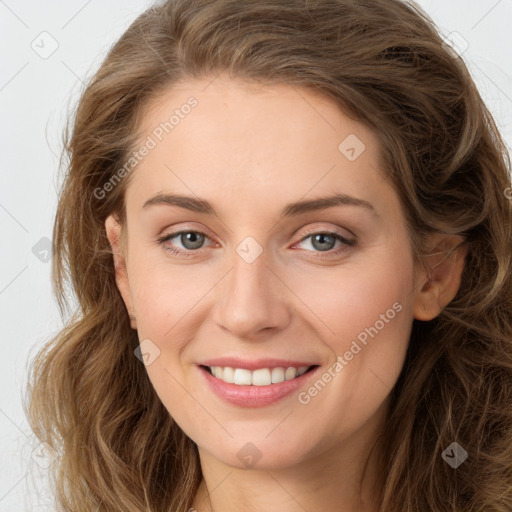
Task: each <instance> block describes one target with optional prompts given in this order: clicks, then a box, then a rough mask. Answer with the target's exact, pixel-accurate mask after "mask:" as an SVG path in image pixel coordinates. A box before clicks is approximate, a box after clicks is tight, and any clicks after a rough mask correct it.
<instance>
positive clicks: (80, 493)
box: [27, 0, 512, 512]
mask: <svg viewBox="0 0 512 512" xmlns="http://www.w3.org/2000/svg"><path fill="white" fill-rule="evenodd" d="M222 71H227V72H229V73H230V75H231V76H233V77H240V78H244V79H246V80H249V81H251V80H252V81H255V82H258V83H262V84H273V83H285V84H289V85H291V86H294V87H305V88H310V89H312V90H314V91H317V92H321V93H323V94H324V95H326V96H327V97H329V98H332V99H334V100H335V101H336V102H337V103H338V104H339V106H340V108H341V109H342V110H343V111H344V112H345V113H347V114H348V115H350V116H352V117H354V118H355V119H357V120H359V121H361V122H363V123H366V124H367V125H368V126H370V127H371V128H372V129H373V130H374V132H375V133H376V135H377V136H378V137H379V141H380V143H381V149H382V154H383V158H384V162H385V172H386V173H387V175H388V176H389V178H390V180H391V181H392V183H393V184H394V187H395V189H396V191H397V193H398V194H399V197H400V199H401V202H402V205H403V208H404V211H405V212H406V220H407V223H408V228H409V230H410V237H411V244H412V247H413V249H414V254H415V257H417V258H418V261H419V260H420V259H421V256H422V255H423V254H424V252H425V250H426V249H425V241H426V239H427V235H428V234H430V233H436V232H437V233H450V234H458V235H462V236H463V237H464V238H465V240H466V243H467V246H468V253H467V257H466V265H465V269H464V272H463V275H462V283H461V286H460V289H459V292H458V294H457V296H456V297H455V299H454V300H453V301H452V302H451V303H450V304H449V305H448V306H447V307H446V308H445V309H444V310H443V311H442V313H441V314H440V315H439V316H438V317H437V318H435V319H434V320H432V321H430V322H420V321H416V320H415V321H414V324H413V330H412V335H411V339H410V344H409V350H408V354H407V358H406V362H405V364H404V367H403V370H402V373H401V375H400V378H399V380H398V382H397V383H396V385H395V387H394V389H393V391H392V400H391V405H390V410H389V417H388V421H387V424H386V428H385V430H384V431H383V432H382V441H383V446H384V448H385V452H384V457H383V458H382V459H381V462H380V464H381V468H380V472H379V473H380V476H381V481H380V482H379V489H380V491H381V502H382V505H381V511H382V512H396V511H398V510H400V511H401V512H418V511H430V510H435V511H443V512H444V511H446V512H449V511H458V512H459V511H464V512H471V511H474V512H476V511H482V510H486V511H499V512H505V511H506V512H510V510H512V269H511V248H512V236H511V233H512V228H511V225H512V223H511V201H510V200H508V199H507V195H509V196H510V191H511V189H510V188H509V187H510V177H509V171H510V158H509V155H508V153H507V151H506V149H505V145H504V143H503V141H502V139H501V137H500V134H499V132H498V130H497V128H496V126H495V123H494V121H493V118H492V116H491V114H490V113H489V111H488V110H487V108H486V106H485V105H484V103H483V101H482V99H481V97H480V95H479V93H478V91H477V89H476V87H475V85H474V83H473V81H472V79H471V77H470V75H469V73H468V70H467V68H466V66H465V64H464V62H463V60H462V59H461V58H459V57H457V56H456V55H455V54H454V52H453V51H451V50H449V49H448V48H447V46H446V45H445V44H444V43H443V39H442V38H441V37H440V36H439V34H438V33H437V31H436V29H435V27H434V25H433V23H432V21H431V20H430V19H429V18H428V17H427V16H426V15H425V14H424V13H423V12H422V11H421V10H420V9H419V8H418V7H416V6H415V5H414V4H411V3H405V2H403V1H400V0H358V1H355V0H244V1H240V0H213V1H212V0H168V1H166V2H165V3H163V4H161V5H158V6H155V7H152V8H150V9H149V10H147V11H146V12H144V13H143V14H142V15H140V16H139V17H138V18H137V19H136V20H135V22H134V23H133V24H132V25H131V26H130V27H129V28H128V30H127V31H126V32H125V33H124V35H123V36H122V37H121V38H120V39H119V41H118V42H117V43H116V44H115V45H114V46H113V47H112V49H111V51H110V52H109V54H108V56H107V58H106V59H105V61H104V62H103V64H102V65H101V67H100V69H99V70H98V71H97V73H96V74H95V75H94V76H93V77H92V79H91V80H90V81H89V83H88V85H87V87H86V89H85V90H84V92H83V94H82V96H81V99H80V101H79V104H78V107H77V110H76V113H75V116H74V119H73V125H72V128H71V130H70V131H69V133H68V135H67V138H66V145H65V152H66V153H65V154H66V155H67V156H68V158H67V161H66V164H67V165H66V166H65V176H64V182H63V185H62V189H61V194H60V197H59V204H58V211H57V215H56V219H55V226H54V234H53V251H54V257H53V279H54V286H55V291H56V295H57V298H58V302H59V305H60V307H61V310H62V312H63V314H66V313H67V312H69V308H67V307H66V305H67V304H69V301H70V299H76V300H77V303H78V308H77V310H76V311H74V312H73V314H72V315H71V316H68V317H67V319H66V322H67V324H66V327H65V328H64V329H63V330H62V332H60V333H59V334H58V335H57V336H56V337H55V338H54V339H52V340H51V341H50V342H49V343H48V344H47V345H46V346H45V347H44V348H43V349H42V350H41V351H40V352H39V354H38V355H37V358H35V359H34V361H33V363H32V373H31V379H30V382H29V385H28V388H27V389H28V391H29V399H30V400H29V403H28V405H27V414H28V416H29V419H30V422H31V426H32V428H33V430H34V432H35V434H36V435H37V436H38V438H39V439H40V440H41V441H45V442H47V443H48V444H49V445H50V446H52V447H53V448H54V449H55V450H56V451H57V452H58V453H59V458H58V459H57V460H56V462H55V463H54V464H53V466H52V471H53V473H52V474H53V481H54V485H55V495H56V497H57V500H58V503H59V505H60V507H61V509H62V510H63V511H73V512H82V511H83V512H85V511H91V510H97V511H100V512H101V511H108V512H121V511H123V512H126V511H127V510H129V511H131V512H132V511H133V512H135V511H152V512H164V511H173V512H174V511H185V510H187V509H188V508H189V507H190V506H191V504H192V500H193V497H194V494H195V492H196V490H197V487H198V485H199V482H200V480H201V469H200V465H199V458H198V452H197V447H196V445H195V444H194V443H193V442H192V441H191V440H190V439H189V438H188V437H187V436H186V435H185V434H184V433H183V432H182V431H181V429H180V428H179V427H178V426H177V425H176V424H175V423H174V422H173V419H172V417H171V416H170V415H169V413H168V412H167V410H166V409H165V408H164V406H163V405H162V403H161V401H160V400H159V398H158V396H157V395H156V393H155V391H154V389H153V387H152V385H151V383H150V381H149V379H148V376H147V373H146V370H145V367H144V365H142V364H141V363H140V361H139V360H138V359H137V358H136V357H135V356H134V349H135V348H136V347H137V346H138V339H137V333H136V332H135V331H133V330H132V329H131V328H130V322H129V318H128V315H127V312H126V309H125V307H124V304H123V302H122V300H121V297H120V295H119V293H118V290H117V287H116V281H115V276H114V264H113V259H112V253H111V250H110V246H109V243H108V240H107V238H106V233H105V228H104V221H105V219H106V217H107V216H108V215H109V214H111V213H112V212H116V213H117V214H118V215H119V217H120V218H121V220H123V219H124V215H123V214H124V203H123V197H124V190H125V188H126V184H127V181H128V178H127V177H125V178H123V179H122V180H120V182H119V183H118V184H117V185H116V186H113V187H108V186H107V187H106V186H105V184H107V182H109V181H110V183H113V181H112V180H113V179H114V178H115V176H117V177H119V173H120V169H121V168H122V166H123V165H124V163H125V162H127V161H128V160H129V158H130V155H131V154H132V152H133V151H134V149H136V148H137V140H138V135H139V133H138V126H139V120H140V116H141V113H142V111H143V107H144V106H145V105H147V104H148V102H149V100H150V99H152V98H154V97H156V96H157V95H158V94H159V93H160V92H162V91H163V90H165V89H167V88H169V87H172V86H173V84H176V83H177V82H178V81H180V80H187V79H196V78H203V77H210V76H211V77H212V78H213V77H215V76H216V75H217V74H218V73H220V72H222ZM139 144H140V142H139ZM98 190H103V191H105V190H108V193H105V194H104V193H103V192H102V193H101V194H98V192H97V191H98ZM95 191H96V193H95ZM507 191H508V192H509V194H507ZM455 441H456V442H458V443H459V444H460V445H461V446H462V447H463V448H464V449H465V450H466V451H467V452H468V454H469V456H468V458H467V460H466V461H465V462H464V463H463V465H462V466H460V467H459V468H458V469H453V468H452V467H450V465H449V464H447V463H446V462H445V461H444V460H443V458H442V456H441V454H442V452H443V450H445V448H447V447H448V446H449V445H450V444H451V443H453V442H455Z"/></svg>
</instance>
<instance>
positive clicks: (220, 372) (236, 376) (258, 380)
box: [209, 366, 309, 386]
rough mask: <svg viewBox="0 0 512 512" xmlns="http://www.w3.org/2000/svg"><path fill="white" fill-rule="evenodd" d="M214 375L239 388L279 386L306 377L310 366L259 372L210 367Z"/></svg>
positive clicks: (266, 369)
mask: <svg viewBox="0 0 512 512" xmlns="http://www.w3.org/2000/svg"><path fill="white" fill-rule="evenodd" d="M209 368H210V370H211V372H212V375H213V376H214V377H216V378H217V379H220V380H223V381H224V382H227V383H228V384H238V385H239V386H251V385H252V386H269V385H270V384H279V383H280V382H284V381H285V380H292V379H295V378H297V377H300V376H301V375H304V374H305V373H306V371H307V370H308V368H309V366H301V367H300V368H294V367H290V368H272V369H270V368H259V369H258V370H254V371H251V370H246V369H244V368H230V367H229V366H226V367H222V366H210V367H209Z"/></svg>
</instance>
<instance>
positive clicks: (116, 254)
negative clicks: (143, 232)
mask: <svg viewBox="0 0 512 512" xmlns="http://www.w3.org/2000/svg"><path fill="white" fill-rule="evenodd" d="M105 230H106V233H107V238H108V241H109V242H110V247H111V249H112V257H113V261H114V271H115V275H116V284H117V289H118V290H119V293H120V294H121V297H122V298H123V301H124V304H125V306H126V310H127V312H128V316H129V318H130V325H131V327H132V329H137V319H136V317H135V311H134V308H133V302H132V296H131V290H130V282H129V279H128V272H127V268H126V257H125V255H124V251H123V244H122V238H121V233H122V225H121V223H120V222H119V220H118V219H117V218H116V217H115V216H114V215H109V216H108V217H107V219H106V220H105Z"/></svg>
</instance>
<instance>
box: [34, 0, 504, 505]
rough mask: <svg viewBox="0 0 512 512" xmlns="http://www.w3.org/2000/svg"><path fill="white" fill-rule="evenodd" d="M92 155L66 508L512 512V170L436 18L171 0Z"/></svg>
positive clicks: (55, 358)
mask: <svg viewBox="0 0 512 512" xmlns="http://www.w3.org/2000/svg"><path fill="white" fill-rule="evenodd" d="M67 151H68V154H69V157H70V159H69V166H68V169H67V172H66V179H65V182H64V184H63V188H62V194H61V197H60V200H59V207H58V212H57V217H56V221H55V231H54V240H53V242H54V259H53V261H54V279H55V284H56V291H57V296H58V298H59V303H60V305H61V307H62V308H63V309H65V304H66V300H67V295H66V293H65V292H66V286H67V284H68V283H69V284H70V285H71V287H72V290H73V292H74V294H75V295H76V298H77V299H78V304H79V308H78V311H77V312H76V313H75V314H74V315H73V316H72V318H71V319H70V320H69V323H68V325H67V327H66V328H65V329H64V330H63V331H62V332H61V333H60V334H59V335H58V336H57V337H56V338H55V339H54V340H52V341H51V342H50V343H49V344H48V346H47V347H46V349H45V350H43V351H42V352H41V353H40V354H39V356H38V358H37V359H36V360H35V361H34V366H33V375H32V380H31V384H30V392H31V397H30V408H29V410H28V413H29V416H30V419H31V422H32V428H33V429H34V431H35V433H36V434H37V436H38V437H39V438H40V439H41V441H44V442H46V443H48V445H49V446H51V447H52V448H53V449H54V450H56V451H57V453H58V454H59V458H58V459H57V461H56V462H55V464H54V465H53V466H52V468H53V469H54V470H55V478H56V480H55V482H56V496H57V498H58V501H59V504H60V506H61V509H62V510H65V511H71V510H73V511H89V510H98V511H126V510H130V511H155V512H156V511H159V512H160V511H185V510H189V509H193V510H197V511H199V512H207V511H215V512H217V511H223V512H230V511H232V510H235V509H236V510H240V509H241V510H246V511H253V510H266V511H272V510H279V511H299V510H308V511H315V510H343V511H345V512H352V511H365V512H377V511H380V512H394V511H398V510H400V511H409V512H418V511H436V512H437V511H475V512H476V511H481V510H486V511H491V510H493V511H509V510H511V509H512V344H511V338H512V337H511V319H512V298H511V293H512V291H511V290H512V286H511V285H512V282H511V280H512V277H511V276H512V272H511V250H510V249H511V204H510V201H509V199H508V196H509V194H507V191H509V190H510V188H509V187H510V177H509V174H508V173H509V169H510V160H509V157H508V155H507V153H506V150H505V146H504V144H503V141H502V139H501V138H500V135H499V133H498V131H497V129H496V126H495V124H494V121H493V119H492V117H491V115H490V114H489V112H488V110H487V109H486V107H485V105H484V103H483V102H482V99H481V98H480V96H479V94H478V92H477V89H476V87H475V85H474V83H473V81H472V79H471V77H470V75H469V73H468V71H467V69H466V67H465V65H464V63H463V62H462V60H461V59H460V58H458V57H457V56H456V55H455V54H454V53H453V51H451V50H449V49H447V47H446V45H445V44H444V43H443V40H442V38H441V37H440V36H439V35H438V34H437V32H436V30H435V28H434V27H433V24H432V22H431V21H430V20H429V19H428V18H427V17H426V16H425V15H424V14H423V13H422V12H421V11H420V10H419V9H417V8H416V7H414V6H412V5H410V4H407V3H404V2H402V1H399V0H361V1H358V2H352V1H349V0H336V1H333V0H330V1H328V0H322V1H318V2H306V1H304V0H293V1H290V0H286V1H285V0H265V1H256V0H251V1H247V2H239V1H235V0H216V1H213V2H212V1H206V0H192V1H191V0H168V1H167V2H165V3H163V4H161V5H159V6H155V7H154V8H152V9H150V10H148V11H147V12H145V13H144V14H142V15H141V16H140V17H139V18H138V19H137V20H136V21H135V22H134V23H133V24H132V26H131V27H130V28H129V29H128V30H127V31H126V32H125V34H124V35H123V36H122V37H121V39H120V40H119V41H118V42H117V43H116V45H115V46H114V47H113V48H112V49H111V51H110V53H109V55H108V56H107V58H106V59H105V62H104V63H103V65H102V66H101V67H100V69H99V71H98V72H97V73H96V75H95V76H94V77H93V79H92V80H91V82H90V84H89V85H88V86H87V88H86V90H85V91H84V93H83V95H82V98H81V100H80V103H79V105H78V109H77V112H76V118H75V119H74V126H73V128H72V132H71V136H70V138H69V142H68V145H67Z"/></svg>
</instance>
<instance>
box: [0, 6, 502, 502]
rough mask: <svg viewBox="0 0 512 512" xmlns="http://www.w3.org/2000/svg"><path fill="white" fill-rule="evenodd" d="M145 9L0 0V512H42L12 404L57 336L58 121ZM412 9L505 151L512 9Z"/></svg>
mask: <svg viewBox="0 0 512 512" xmlns="http://www.w3.org/2000/svg"><path fill="white" fill-rule="evenodd" d="M150 4H151V2H149V1H143V0H110V1H109V2H100V1H99V0H89V1H86V0H80V1H78V0H73V1H64V0H62V1H60V2H59V1H56V0H46V1H45V2H36V1H35V0H27V1H21V2H20V1H18V2H16V1H15V0H6V1H1V0H0V34H2V43H3V44H2V50H1V52H2V53H1V65H0V70H1V71H0V106H1V111H0V112H1V117H0V126H1V130H2V131H1V134H0V141H1V156H2V162H1V166H0V176H1V177H0V234H1V237H0V244H1V245H0V247H1V258H0V329H1V338H0V339H1V349H2V353H3V357H2V358H0V460H1V464H0V512H22V511H43V510H45V511H46V510H50V508H49V506H48V504H50V503H51V501H50V497H49V495H48V492H47V490H45V485H44V482H43V483H41V476H42V475H43V476H44V472H45V470H44V469H42V468H40V467H39V466H38V465H37V464H36V463H35V462H34V460H36V459H37V457H33V456H32V451H33V450H34V449H35V448H36V447H37V444H38V443H37V442H36V441H35V439H34V436H33V435H32V434H31V433H30V430H29V428H28V424H27V421H26V419H25V417H24V413H23V410H22V405H21V404H22V398H23V395H22V393H23V390H24V386H25V381H26V375H27V362H28V359H29V357H30V356H31V355H33V354H35V352H36V350H37V349H38V348H39V347H40V346H41V345H42V344H43V343H44V342H45V341H47V340H48V339H49V338H51V337H52V336H53V335H54V334H55V333H56V332H57V331H58V330H59V328H60V326H61V321H60V318H59V315H58V311H57V308H56V305H55V302H54V299H53V297H52V292H51V285H50V265H51V263H50V261H46V262H45V261H44V260H45V253H44V248H45V243H48V240H47V241H46V242H45V240H44V239H45V237H46V238H47V239H50V238H51V233H52V225H53V216H54V213H55V208H56V193H57V189H56V183H57V180H56V178H57V168H58V159H59V155H60V152H61V149H62V145H61V140H62V128H63V125H64V121H65V119H66V117H67V115H68V113H69V112H70V111H71V109H72V108H73V107H74V105H75V103H76V101H77V98H78V96H79V93H80V90H81V88H82V87H83V83H84V82H86V80H87V78H88V77H89V76H90V75H91V74H92V72H93V71H94V70H96V68H97V67H98V66H99V64H100V62H101V60H102V59H103V57H104V56H105V54H106V52H107V51H108V49H109V47H110V46H111V45H112V44H113V42H114V41H115V40H116V39H117V38H118V37H119V36H120V35H121V34H122V33H123V31H124V30H125V29H126V28H127V27H128V25H129V24H130V23H131V22H132V21H133V20H134V19H135V17H136V16H137V14H139V13H140V12H142V11H143V10H144V9H145V8H146V7H147V6H149V5H150ZM419 4H420V5H421V6H422V7H423V8H424V9H425V10H426V12H427V13H428V14H429V15H430V16H431V17H432V18H433V19H434V21H435V22H436V23H437V24H438V27H439V28H440V31H441V32H442V33H443V34H445V35H448V34H450V33H453V32H457V33H458V34H460V36H461V37H458V36H456V37H455V39H457V40H458V41H460V42H459V43H457V45H458V46H459V48H461V49H462V47H461V46H460V45H461V44H464V41H466V42H467V44H468V47H467V49H466V50H465V51H464V52H463V57H464V59H465V60H466V62H467V63H468V66H469V69H470V71H471V73H472V75H473V77H474V79H475V81H476V83H477V85H478V87H479V89H480V92H481V94H482V96H483V97H484V99H485V101H486V102H487V105H488V106H489V108H490V110H491V112H492V113H493V114H494V116H495V119H496V121H497V123H498V126H499V128H500V129H501V132H502V134H503V135H504V137H505V140H506V142H507V144H508V146H509V148H510V147H511V146H512V58H511V50H510V49H511V48H512V31H511V29H510V20H512V0H499V1H498V0H469V1H468V0H450V1H449V2H448V1H446V0H422V1H420V2H419ZM44 31H46V32H48V33H49V34H51V37H52V38H53V39H55V40H56V41H57V43H58V48H57V49H56V51H55V52H54V53H53V54H52V55H51V56H49V57H48V58H46V59H43V58H41V57H40V56H39V55H38V54H37V53H36V51H34V50H33V49H32V47H31V45H32V44H33V45H36V44H39V46H40V47H41V50H39V51H41V52H42V51H43V48H42V46H43V43H41V38H46V39H45V40H44V41H45V43H44V48H46V49H47V50H48V49H51V44H52V42H51V40H50V39H49V36H44V35H43V36H40V34H41V33H42V32H44ZM450 38H451V40H455V39H454V37H453V36H451V37H450ZM33 41H35V43H32V42H33ZM41 239H43V240H42V241H41ZM36 244H38V245H36ZM34 246H36V248H39V250H38V251H37V250H36V252H37V253H38V256H36V254H34V252H33V247H34ZM48 256H50V255H48ZM34 485H36V487H37V488H40V490H39V492H36V487H34Z"/></svg>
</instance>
